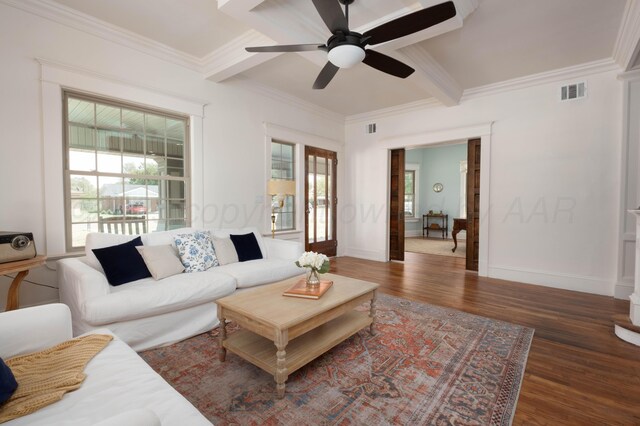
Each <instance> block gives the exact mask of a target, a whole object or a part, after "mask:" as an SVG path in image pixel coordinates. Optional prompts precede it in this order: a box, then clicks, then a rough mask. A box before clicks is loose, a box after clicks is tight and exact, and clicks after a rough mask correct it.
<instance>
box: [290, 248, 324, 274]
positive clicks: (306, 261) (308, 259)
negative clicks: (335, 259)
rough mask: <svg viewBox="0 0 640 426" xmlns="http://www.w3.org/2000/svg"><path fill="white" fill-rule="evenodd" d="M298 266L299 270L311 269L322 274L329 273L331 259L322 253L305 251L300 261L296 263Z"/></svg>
mask: <svg viewBox="0 0 640 426" xmlns="http://www.w3.org/2000/svg"><path fill="white" fill-rule="evenodd" d="M296 265H297V266H298V267H299V268H309V269H311V270H312V271H316V272H318V273H320V274H326V273H327V272H329V258H328V257H327V256H325V255H324V254H322V253H316V252H313V251H305V252H304V253H302V256H300V259H298V260H297V261H296Z"/></svg>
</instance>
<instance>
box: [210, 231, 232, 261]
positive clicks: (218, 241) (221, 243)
mask: <svg viewBox="0 0 640 426" xmlns="http://www.w3.org/2000/svg"><path fill="white" fill-rule="evenodd" d="M213 249H214V250H215V251H216V257H217V258H218V262H220V265H228V264H229V263H236V262H238V252H236V246H234V245H233V241H231V238H216V237H213Z"/></svg>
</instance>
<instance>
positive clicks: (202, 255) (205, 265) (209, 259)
mask: <svg viewBox="0 0 640 426" xmlns="http://www.w3.org/2000/svg"><path fill="white" fill-rule="evenodd" d="M174 241H175V243H176V247H177V248H178V253H179V254H180V261H181V262H182V264H183V265H184V271H185V272H187V273H191V272H202V271H206V270H207V269H209V268H212V267H214V266H218V265H219V263H218V259H217V258H216V253H215V251H213V243H212V242H211V234H210V233H209V231H194V232H192V233H190V234H178V235H176V236H175V237H174Z"/></svg>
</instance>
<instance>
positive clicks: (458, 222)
mask: <svg viewBox="0 0 640 426" xmlns="http://www.w3.org/2000/svg"><path fill="white" fill-rule="evenodd" d="M466 230H467V219H461V218H454V219H453V230H452V231H451V236H452V237H453V244H454V245H453V248H452V249H451V251H452V252H454V253H455V252H456V249H457V248H458V239H457V238H456V236H457V235H458V232H460V231H466Z"/></svg>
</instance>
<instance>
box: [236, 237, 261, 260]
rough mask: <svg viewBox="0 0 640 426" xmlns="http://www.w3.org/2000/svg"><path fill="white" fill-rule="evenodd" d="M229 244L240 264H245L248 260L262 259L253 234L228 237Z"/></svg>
mask: <svg viewBox="0 0 640 426" xmlns="http://www.w3.org/2000/svg"><path fill="white" fill-rule="evenodd" d="M229 238H231V242H233V245H234V247H235V248H236V253H238V260H239V261H240V262H246V261H248V260H256V259H262V257H263V256H262V251H260V246H259V245H258V240H257V239H256V236H255V235H254V234H253V232H249V233H248V234H242V235H234V234H231V235H229Z"/></svg>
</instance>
